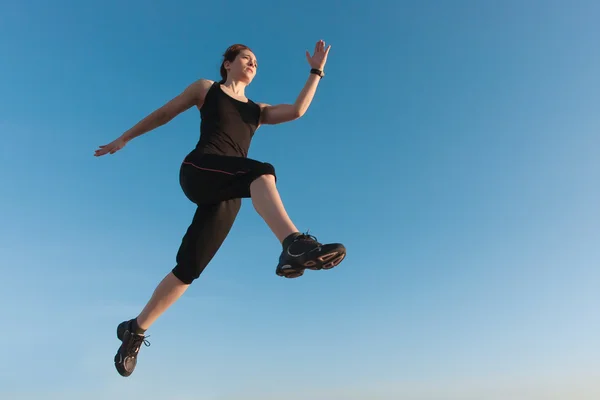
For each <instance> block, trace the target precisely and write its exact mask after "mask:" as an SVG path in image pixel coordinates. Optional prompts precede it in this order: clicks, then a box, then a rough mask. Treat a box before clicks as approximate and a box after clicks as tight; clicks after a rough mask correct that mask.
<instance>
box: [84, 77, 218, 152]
mask: <svg viewBox="0 0 600 400" xmlns="http://www.w3.org/2000/svg"><path fill="white" fill-rule="evenodd" d="M211 84H212V81H209V80H206V79H200V80H198V81H196V82H194V83H192V84H191V85H189V86H188V87H187V88H185V90H184V91H183V92H181V93H180V94H179V95H177V96H176V97H174V98H173V99H171V100H169V101H168V102H167V103H166V104H164V105H163V106H162V107H160V108H158V109H156V110H154V111H153V112H152V113H150V114H149V115H148V116H146V117H145V118H144V119H142V120H141V121H140V122H138V123H137V124H135V125H134V126H133V127H131V128H130V129H128V130H127V131H125V132H124V133H123V134H122V135H121V136H119V137H118V138H117V139H115V140H113V141H112V142H111V143H109V144H106V145H102V146H100V147H99V148H98V149H97V150H96V152H95V154H94V155H95V156H96V157H98V156H103V155H105V154H114V153H116V152H117V151H119V150H121V149H122V148H123V147H125V145H126V144H127V143H128V142H129V141H130V140H131V139H134V138H136V137H138V136H141V135H143V134H145V133H148V132H150V131H152V130H154V129H156V128H158V127H160V126H162V125H165V124H166V123H167V122H169V121H171V120H172V119H173V118H175V117H176V116H177V115H179V114H181V113H182V112H184V111H186V110H188V109H190V108H191V107H193V106H198V107H201V106H202V104H203V103H204V98H205V96H206V93H207V92H208V89H210V85H211Z"/></svg>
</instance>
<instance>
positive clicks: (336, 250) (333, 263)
mask: <svg viewBox="0 0 600 400" xmlns="http://www.w3.org/2000/svg"><path fill="white" fill-rule="evenodd" d="M324 247H333V249H331V250H330V251H329V252H327V253H325V254H323V255H320V256H319V257H317V258H316V259H312V260H308V261H305V262H304V264H302V267H303V268H302V269H300V270H298V269H294V268H293V267H292V268H290V269H288V271H289V272H287V273H286V272H283V271H285V270H283V269H282V270H278V271H277V275H279V276H282V277H284V278H288V279H294V278H299V277H301V276H302V275H304V270H307V269H309V270H311V271H318V270H322V269H324V270H329V269H332V268H334V267H337V266H338V265H340V263H341V262H342V261H343V260H344V258H346V247H344V245H342V244H334V245H330V246H324ZM287 266H288V267H291V266H290V265H287Z"/></svg>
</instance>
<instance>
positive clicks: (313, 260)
mask: <svg viewBox="0 0 600 400" xmlns="http://www.w3.org/2000/svg"><path fill="white" fill-rule="evenodd" d="M345 257H346V247H345V246H344V245H343V244H341V243H329V244H321V243H319V242H318V241H317V238H315V237H314V236H312V235H309V234H301V233H296V234H293V235H290V237H288V238H287V239H285V240H284V242H283V251H282V252H281V255H280V256H279V264H278V265H277V269H276V270H275V273H276V274H277V275H279V276H283V277H285V278H298V277H300V276H302V275H303V274H304V270H306V269H311V270H321V269H331V268H333V267H336V266H337V265H339V264H340V263H341V262H342V260H343V259H344V258H345Z"/></svg>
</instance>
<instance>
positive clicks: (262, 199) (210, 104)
mask: <svg viewBox="0 0 600 400" xmlns="http://www.w3.org/2000/svg"><path fill="white" fill-rule="evenodd" d="M330 48H331V45H329V46H328V47H327V48H325V43H324V42H323V41H322V40H321V41H318V42H317V44H316V45H315V50H314V53H313V55H312V56H311V55H310V53H309V52H308V51H307V52H306V58H307V60H308V63H309V65H310V67H311V70H310V74H309V76H308V79H307V82H306V84H305V86H304V88H303V89H302V91H301V92H300V95H299V96H298V98H297V99H296V102H295V103H294V104H279V105H275V106H271V105H269V104H263V103H255V102H253V101H252V100H250V99H248V98H247V97H246V96H245V88H246V87H247V86H248V85H249V84H250V82H252V79H253V78H254V76H255V75H256V70H257V67H258V64H257V61H256V57H255V55H254V53H253V52H252V50H251V49H249V48H248V47H246V46H244V45H240V44H236V45H233V46H231V47H229V48H228V49H227V51H226V52H225V54H224V55H223V57H224V59H223V62H222V64H221V69H220V73H221V77H222V80H221V81H220V82H213V81H210V80H207V79H200V80H198V81H196V82H194V83H192V84H191V85H190V86H188V87H187V88H186V89H185V90H184V91H183V92H182V93H181V94H179V95H178V96H177V97H175V98H173V99H172V100H170V101H169V102H167V103H166V104H165V105H163V106H162V107H160V108H159V109H157V110H156V111H154V112H152V113H151V114H150V115H148V116H147V117H146V118H144V119H143V120H141V121H140V122H139V123H138V124H136V125H135V126H134V127H133V128H131V129H130V130H128V131H126V132H125V133H124V134H123V135H121V136H120V137H119V138H117V139H116V140H114V141H113V142H111V143H109V144H107V145H103V146H100V148H99V149H98V150H96V153H95V156H102V155H105V154H114V153H115V152H117V151H119V150H121V149H122V148H123V147H124V146H125V145H126V144H127V143H128V142H129V141H130V140H131V139H133V138H135V137H138V136H140V135H142V134H144V133H147V132H149V131H151V130H153V129H155V128H157V127H159V126H162V125H164V124H166V123H167V122H169V121H170V120H172V119H173V118H174V117H175V116H177V115H178V114H180V113H182V112H184V111H186V110H188V109H190V108H191V107H193V106H196V107H197V108H198V109H199V111H200V115H201V119H202V122H201V126H200V139H199V141H198V143H197V145H196V147H195V149H194V150H193V151H192V152H190V153H189V154H188V155H187V156H186V157H185V159H184V160H183V162H182V165H181V170H180V184H181V187H182V189H183V192H184V193H185V195H186V196H187V197H188V199H190V201H192V202H193V203H195V204H196V205H197V208H196V212H195V214H194V218H193V220H192V222H191V224H190V226H189V227H188V229H187V232H186V233H185V235H184V236H183V239H182V242H181V246H180V247H179V251H178V252H177V257H176V265H175V267H174V268H173V269H172V270H171V271H170V272H169V274H167V276H165V278H164V279H163V280H162V281H161V283H160V284H159V285H158V287H157V288H156V289H155V291H154V293H153V295H152V297H151V298H150V301H149V302H148V304H146V306H145V307H144V309H143V310H142V312H141V313H140V314H139V315H138V316H137V317H136V318H134V319H131V320H128V321H124V322H122V323H120V324H119V325H118V327H117V337H118V338H119V340H121V342H122V343H121V346H120V347H119V350H118V351H117V354H116V355H115V366H116V368H117V371H118V372H119V373H120V374H121V375H122V376H130V375H131V374H132V373H133V371H134V369H135V366H136V363H137V355H138V352H139V350H140V347H141V345H142V343H145V344H148V343H147V342H146V340H145V336H144V333H145V332H146V330H147V329H148V328H149V327H150V326H151V325H152V324H153V323H154V322H155V321H156V319H157V318H158V317H159V316H160V315H161V314H162V313H163V312H165V311H166V310H167V309H168V308H169V307H170V306H171V305H172V304H173V303H174V302H175V301H177V299H178V298H179V297H180V296H181V295H182V294H183V293H184V292H185V291H186V289H187V288H188V287H189V286H190V284H191V283H192V282H193V281H194V280H195V279H197V278H198V277H199V276H200V274H201V273H202V271H203V270H204V268H206V266H207V265H208V263H209V262H210V260H211V259H212V258H213V257H214V255H215V254H216V252H217V250H218V249H219V248H220V246H221V244H222V243H223V241H224V240H225V238H226V236H227V234H228V233H229V231H230V229H231V227H232V225H233V222H234V220H235V218H236V216H237V213H238V211H239V210H240V206H241V199H242V198H251V199H252V204H253V205H254V208H255V209H256V211H257V212H258V213H259V215H260V216H261V217H262V218H263V219H264V220H265V222H266V223H267V225H268V226H269V228H270V229H271V230H272V231H273V233H274V234H275V236H276V237H277V239H278V240H279V241H280V242H281V245H282V247H283V249H282V252H281V255H280V257H279V263H278V265H277V267H276V270H275V272H276V274H277V275H279V276H282V277H285V278H297V277H299V276H301V275H303V274H304V271H305V270H306V269H310V270H320V269H330V268H333V267H335V266H337V265H338V264H339V263H340V262H341V261H342V260H343V259H344V257H345V256H346V249H345V247H344V246H343V245H342V244H340V243H333V244H325V245H324V244H321V243H319V242H318V241H317V240H316V238H315V237H314V236H311V235H307V234H302V233H300V232H298V229H297V228H296V227H295V226H294V224H293V222H292V221H291V220H290V218H289V216H288V215H287V212H286V210H285V208H284V206H283V203H282V201H281V198H280V196H279V192H278V190H277V187H276V180H277V179H276V175H275V169H274V167H273V166H272V165H271V164H268V163H263V162H259V161H255V160H252V159H250V158H248V157H247V155H248V149H249V147H250V142H251V140H252V137H253V135H254V133H255V131H256V129H258V127H259V126H260V125H263V124H280V123H283V122H288V121H292V120H295V119H297V118H300V117H301V116H302V115H304V113H305V112H306V110H307V109H308V106H309V105H310V103H311V101H312V99H313V96H314V94H315V91H316V89H317V86H318V84H319V81H320V80H321V79H322V78H323V76H324V73H323V68H324V66H325V63H326V61H327V55H328V53H329V49H330Z"/></svg>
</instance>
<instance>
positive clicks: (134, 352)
mask: <svg viewBox="0 0 600 400" xmlns="http://www.w3.org/2000/svg"><path fill="white" fill-rule="evenodd" d="M146 337H147V336H144V335H139V334H137V333H135V332H133V331H132V329H131V320H129V321H123V322H121V323H120V324H119V326H118V327H117V338H119V340H120V341H122V342H123V343H121V347H119V350H118V351H117V354H116V355H115V367H116V368H117V371H118V372H119V374H121V376H125V377H127V376H129V375H131V374H132V373H133V370H134V369H135V366H136V364H137V356H138V354H139V351H140V348H141V347H142V344H145V345H146V346H150V342H148V341H147V340H146Z"/></svg>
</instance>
